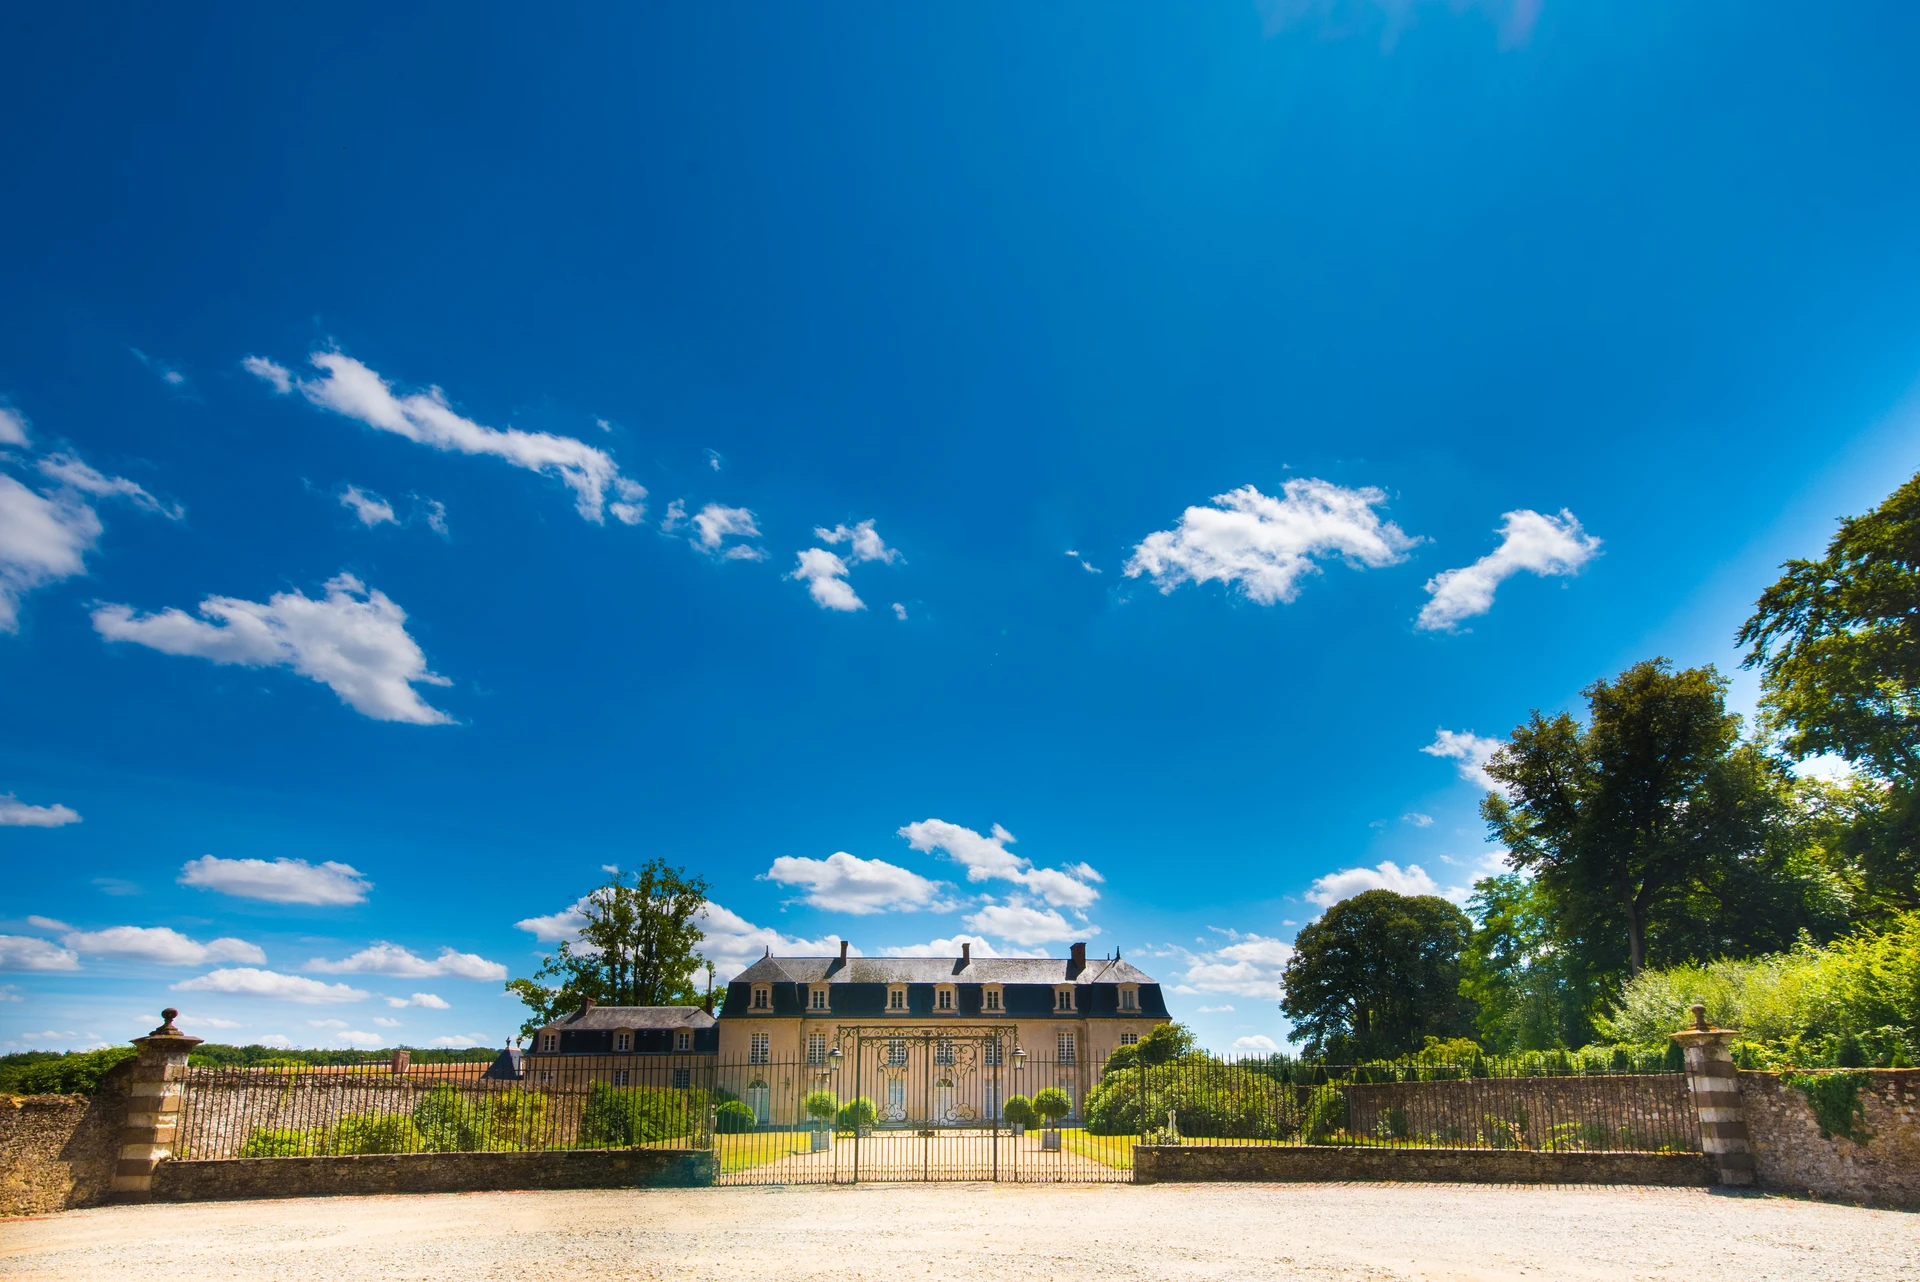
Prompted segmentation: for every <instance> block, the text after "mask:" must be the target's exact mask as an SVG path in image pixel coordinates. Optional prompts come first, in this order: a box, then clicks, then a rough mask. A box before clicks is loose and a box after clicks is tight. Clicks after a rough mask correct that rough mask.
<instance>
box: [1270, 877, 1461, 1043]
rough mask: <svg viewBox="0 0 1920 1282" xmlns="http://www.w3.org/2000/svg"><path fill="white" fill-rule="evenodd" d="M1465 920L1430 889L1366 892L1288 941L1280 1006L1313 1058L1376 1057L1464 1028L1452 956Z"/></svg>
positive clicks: (1457, 962) (1455, 957) (1458, 951)
mask: <svg viewBox="0 0 1920 1282" xmlns="http://www.w3.org/2000/svg"><path fill="white" fill-rule="evenodd" d="M1472 929H1473V923H1472V922H1470V921H1468V920H1467V916H1466V914H1465V913H1463V912H1461V911H1460V910H1459V909H1458V908H1456V907H1454V906H1453V905H1452V904H1450V903H1448V902H1447V901H1446V900H1444V899H1441V898H1440V897H1439V896H1437V895H1401V894H1397V893H1395V892H1394V891H1391V890H1369V891H1365V892H1363V893H1361V894H1358V895H1355V896H1353V897H1352V898H1351V899H1343V900H1341V901H1340V902H1339V903H1337V904H1335V905H1334V906H1333V907H1331V908H1329V909H1327V911H1326V914H1325V915H1324V916H1322V917H1321V918H1320V920H1318V921H1316V922H1312V923H1310V924H1309V925H1307V926H1305V927H1302V928H1301V931H1300V933H1299V935H1298V936H1297V937H1296V938H1295V939H1294V945H1293V947H1294V953H1293V956H1292V957H1291V958H1290V959H1288V961H1287V968H1286V970H1285V972H1284V973H1283V975H1282V979H1281V983H1282V986H1283V987H1284V989H1285V996H1284V998H1283V1000H1282V1001H1281V1003H1280V1007H1281V1009H1282V1010H1284V1011H1285V1012H1286V1013H1287V1015H1288V1017H1289V1018H1290V1019H1292V1020H1293V1022H1294V1027H1295V1028H1296V1029H1297V1030H1299V1032H1300V1033H1302V1034H1303V1035H1304V1036H1305V1038H1306V1041H1307V1045H1308V1047H1309V1050H1310V1052H1311V1053H1312V1054H1315V1055H1326V1056H1328V1057H1330V1058H1334V1059H1348V1058H1351V1059H1376V1058H1388V1057H1391V1056H1394V1055H1400V1054H1403V1053H1405V1052H1407V1051H1411V1050H1414V1049H1416V1048H1417V1047H1419V1046H1420V1045H1421V1044H1422V1042H1423V1040H1424V1039H1425V1038H1427V1037H1429V1036H1435V1037H1452V1036H1457V1035H1460V1034H1464V1033H1468V1032H1471V1031H1472V1012H1471V1010H1470V1009H1469V1006H1468V1004H1467V1002H1466V1000H1465V999H1464V998H1462V997H1461V996H1460V954H1461V950H1462V949H1464V948H1465V947H1466V944H1467V938H1468V935H1469V934H1470V933H1471V931H1472Z"/></svg>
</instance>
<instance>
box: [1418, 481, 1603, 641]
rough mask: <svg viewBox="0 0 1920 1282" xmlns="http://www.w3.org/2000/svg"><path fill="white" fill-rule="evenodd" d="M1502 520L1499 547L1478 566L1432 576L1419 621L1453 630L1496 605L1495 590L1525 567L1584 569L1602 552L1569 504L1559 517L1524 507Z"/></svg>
mask: <svg viewBox="0 0 1920 1282" xmlns="http://www.w3.org/2000/svg"><path fill="white" fill-rule="evenodd" d="M1501 521H1502V522H1503V523H1502V525H1501V526H1500V546H1499V547H1497V548H1495V549H1494V550H1493V551H1491V552H1489V553H1488V554H1487V555H1485V556H1483V557H1481V558H1480V559H1479V560H1478V561H1475V562H1474V563H1473V564H1472V565H1464V566H1461V567H1460V568H1459V569H1457V570H1443V571H1441V572H1440V573H1439V574H1436V575H1434V576H1433V577H1432V578H1431V579H1428V580H1427V595H1428V597H1429V598H1430V599H1429V600H1428V601H1427V603H1426V605H1424V606H1422V607H1421V609H1420V617H1419V619H1418V620H1417V621H1416V624H1415V626H1417V627H1420V628H1423V629H1426V630H1427V631H1442V632H1451V631H1453V629H1454V628H1455V627H1456V626H1458V625H1459V623H1460V621H1461V620H1462V619H1470V618H1472V617H1474V616H1475V615H1477V614H1485V613H1486V612H1487V611H1488V610H1491V609H1492V608H1493V594H1494V592H1495V590H1496V589H1498V588H1499V586H1500V585H1501V584H1502V583H1504V582H1506V581H1507V580H1508V579H1510V578H1512V577H1513V576H1514V575H1516V574H1518V573H1520V572H1521V571H1522V570H1524V571H1526V572H1527V573H1529V574H1538V575H1541V576H1543V577H1544V576H1547V575H1572V574H1578V573H1579V572H1580V567H1581V566H1583V565H1585V564H1586V563H1587V562H1588V561H1591V560H1592V559H1593V558H1594V557H1595V556H1598V555H1599V553H1600V540H1599V539H1596V538H1594V537H1593V536H1592V535H1590V534H1587V533H1586V532H1584V531H1583V530H1582V529H1581V528H1580V522H1579V521H1578V520H1577V519H1575V517H1574V515H1573V513H1571V512H1569V511H1567V510H1566V509H1565V508H1562V509H1561V510H1560V515H1559V516H1558V517H1552V516H1546V515H1543V514H1542V513H1539V512H1534V511H1529V510H1527V509H1521V510H1520V511H1517V512H1508V513H1506V514H1505V515H1504V516H1503V517H1502V518H1501Z"/></svg>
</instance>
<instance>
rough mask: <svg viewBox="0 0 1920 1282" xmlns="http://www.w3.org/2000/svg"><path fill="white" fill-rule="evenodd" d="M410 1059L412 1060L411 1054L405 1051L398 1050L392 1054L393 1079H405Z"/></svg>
mask: <svg viewBox="0 0 1920 1282" xmlns="http://www.w3.org/2000/svg"><path fill="white" fill-rule="evenodd" d="M412 1059H413V1052H412V1051H410V1050H406V1049H404V1048H402V1049H400V1050H397V1051H395V1052H394V1053H393V1075H394V1076H395V1077H405V1076H406V1073H407V1064H408V1062H409V1061H411V1060H412Z"/></svg>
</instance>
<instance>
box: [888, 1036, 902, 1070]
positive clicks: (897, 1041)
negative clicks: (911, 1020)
mask: <svg viewBox="0 0 1920 1282" xmlns="http://www.w3.org/2000/svg"><path fill="white" fill-rule="evenodd" d="M906 1062H907V1039H906V1038H904V1037H889V1038H888V1039H887V1063H889V1064H904V1063H906Z"/></svg>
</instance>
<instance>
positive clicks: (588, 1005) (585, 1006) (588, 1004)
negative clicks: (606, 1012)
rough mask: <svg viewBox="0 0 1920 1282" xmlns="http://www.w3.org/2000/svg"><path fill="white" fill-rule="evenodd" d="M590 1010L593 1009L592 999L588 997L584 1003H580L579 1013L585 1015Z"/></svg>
mask: <svg viewBox="0 0 1920 1282" xmlns="http://www.w3.org/2000/svg"><path fill="white" fill-rule="evenodd" d="M592 1009H593V998H591V997H589V998H587V1000H586V1001H584V1002H582V1003H580V1013H581V1014H582V1015H584V1014H586V1013H587V1012H588V1011H590V1010H592Z"/></svg>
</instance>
